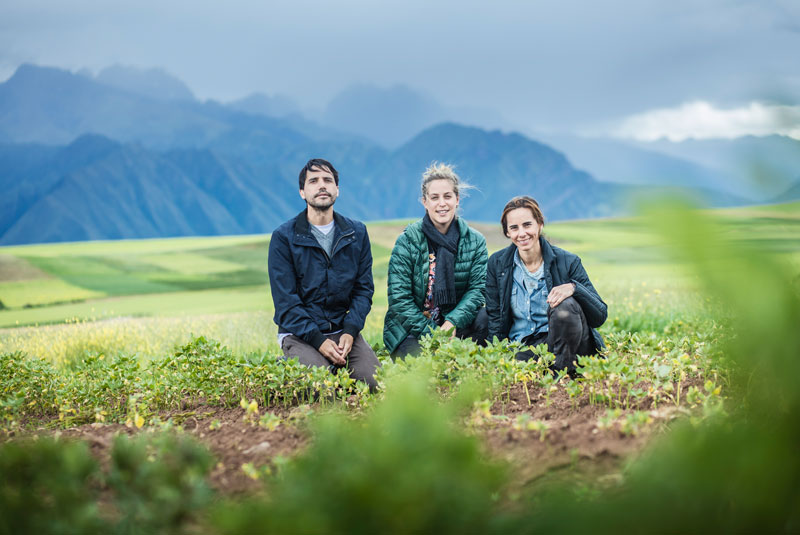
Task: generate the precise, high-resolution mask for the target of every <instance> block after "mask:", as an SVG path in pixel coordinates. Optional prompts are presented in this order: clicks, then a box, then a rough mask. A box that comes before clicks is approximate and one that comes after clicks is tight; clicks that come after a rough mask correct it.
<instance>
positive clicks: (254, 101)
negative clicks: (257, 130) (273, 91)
mask: <svg viewBox="0 0 800 535" xmlns="http://www.w3.org/2000/svg"><path fill="white" fill-rule="evenodd" d="M228 107H229V108H231V109H234V110H238V111H243V112H245V113H252V114H256V115H265V116H267V117H287V116H290V115H300V114H301V112H300V107H299V106H298V105H297V103H296V102H295V101H293V100H292V99H291V98H289V97H287V96H285V95H274V96H268V95H265V94H264V93H253V94H251V95H248V96H246V97H244V98H241V99H239V100H234V101H233V102H229V103H228Z"/></svg>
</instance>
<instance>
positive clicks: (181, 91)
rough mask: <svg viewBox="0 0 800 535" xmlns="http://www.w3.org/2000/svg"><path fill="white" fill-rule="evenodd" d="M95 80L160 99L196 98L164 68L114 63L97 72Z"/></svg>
mask: <svg viewBox="0 0 800 535" xmlns="http://www.w3.org/2000/svg"><path fill="white" fill-rule="evenodd" d="M95 80H96V81H98V82H100V83H101V84H105V85H109V86H111V87H116V88H117V89H122V90H124V91H130V92H131V93H136V94H139V95H142V96H145V97H149V98H154V99H158V100H186V101H193V100H194V94H193V93H192V91H191V90H190V89H189V88H188V87H187V86H186V84H184V83H183V82H182V81H181V80H179V79H178V78H175V77H174V76H172V75H171V74H169V73H167V72H165V71H164V70H163V69H139V68H136V67H127V66H123V65H112V66H111V67H106V68H105V69H103V70H102V71H100V72H99V73H97V76H95Z"/></svg>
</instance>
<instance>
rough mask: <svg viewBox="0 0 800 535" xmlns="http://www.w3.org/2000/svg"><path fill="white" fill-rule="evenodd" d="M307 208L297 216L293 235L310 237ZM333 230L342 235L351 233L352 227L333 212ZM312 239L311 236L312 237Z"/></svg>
mask: <svg viewBox="0 0 800 535" xmlns="http://www.w3.org/2000/svg"><path fill="white" fill-rule="evenodd" d="M307 210H308V208H306V209H305V210H303V211H302V212H300V213H299V214H297V217H296V218H295V223H294V233H295V235H300V236H311V224H310V223H309V222H308V211H307ZM333 223H334V224H333V228H334V231H335V232H336V233H338V234H341V235H344V234H348V233H349V232H351V231H352V227H351V226H350V223H348V222H347V220H346V219H345V218H344V217H342V216H340V215H339V214H338V213H337V212H336V211H335V210H334V212H333ZM312 237H313V236H312Z"/></svg>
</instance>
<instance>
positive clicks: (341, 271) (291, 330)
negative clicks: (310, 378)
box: [267, 159, 380, 390]
mask: <svg viewBox="0 0 800 535" xmlns="http://www.w3.org/2000/svg"><path fill="white" fill-rule="evenodd" d="M299 185H300V197H302V198H303V199H304V200H305V201H306V209H305V210H303V211H302V212H300V214H298V215H297V216H296V217H295V218H293V219H291V220H289V221H287V222H286V223H284V224H283V225H281V226H280V227H278V228H277V229H276V230H275V231H274V232H273V233H272V239H271V240H270V243H269V257H268V260H267V263H268V266H269V280H270V288H271V290H272V301H273V303H274V304H275V317H274V320H275V323H276V324H277V325H278V341H279V343H280V345H281V348H282V349H283V353H284V355H286V356H287V357H296V358H297V359H298V360H299V361H300V362H301V363H303V364H305V365H307V366H327V367H329V368H330V369H331V371H338V369H340V368H346V369H347V370H348V371H349V372H350V376H351V377H353V378H354V379H356V380H358V381H364V382H365V383H367V384H368V385H369V387H370V389H373V390H374V389H375V388H376V386H377V383H376V381H375V378H374V375H375V371H376V369H377V368H378V367H380V363H379V362H378V358H377V357H376V356H375V352H374V351H373V350H372V348H371V347H370V346H369V344H368V343H367V342H366V340H364V337H363V336H361V334H360V332H361V330H362V329H363V328H364V321H365V320H366V318H367V314H368V313H369V311H370V308H371V307H372V294H373V292H374V290H375V287H374V285H373V282H372V251H371V249H370V243H369V236H368V235H367V228H366V227H365V226H364V224H363V223H360V222H358V221H354V220H352V219H348V218H346V217H344V216H342V215H341V214H338V213H336V212H334V210H333V204H334V203H335V202H336V198H337V197H338V196H339V173H338V172H337V171H336V169H334V167H333V165H331V164H330V162H327V161H325V160H322V159H312V160H309V161H308V163H307V164H306V165H305V166H304V167H303V169H302V170H301V171H300V181H299Z"/></svg>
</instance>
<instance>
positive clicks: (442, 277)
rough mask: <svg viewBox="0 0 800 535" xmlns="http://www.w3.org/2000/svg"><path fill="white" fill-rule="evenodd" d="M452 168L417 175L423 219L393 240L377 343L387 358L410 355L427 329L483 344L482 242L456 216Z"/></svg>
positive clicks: (436, 168) (457, 184)
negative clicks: (386, 305) (386, 304)
mask: <svg viewBox="0 0 800 535" xmlns="http://www.w3.org/2000/svg"><path fill="white" fill-rule="evenodd" d="M465 187H466V186H465V185H464V184H463V183H461V181H460V180H459V178H458V175H457V174H456V173H455V172H454V171H453V168H452V167H450V166H449V165H445V164H437V163H434V164H432V165H431V166H430V167H429V168H428V169H426V170H425V173H424V174H423V175H422V199H421V200H422V205H423V206H424V207H425V216H424V217H423V218H422V219H421V220H420V221H417V222H416V223H412V224H411V225H409V226H408V227H406V229H405V230H404V231H403V234H401V235H400V237H399V238H397V242H395V244H394V249H392V256H391V259H390V260H389V289H388V298H389V310H387V312H386V319H385V321H384V326H383V343H384V344H385V345H386V349H387V350H388V351H389V352H390V353H391V354H392V357H393V358H395V357H405V356H406V355H409V354H410V355H416V354H417V353H418V352H419V350H420V346H419V339H420V338H421V337H422V336H423V335H425V334H426V333H428V332H430V331H431V330H432V329H443V330H452V331H453V334H454V335H455V336H458V337H460V338H472V339H473V340H474V341H475V342H477V343H480V344H483V343H485V340H486V335H487V332H488V317H487V315H486V310H485V309H484V308H483V304H484V297H483V290H484V286H485V285H486V261H487V257H488V253H487V251H486V240H485V239H484V237H483V236H482V235H481V233H480V232H478V231H476V230H475V229H473V228H470V227H469V226H468V225H467V223H466V222H465V221H464V220H463V219H461V218H459V217H458V216H457V215H456V210H457V209H458V203H459V201H460V197H459V193H460V191H463V190H464V189H465Z"/></svg>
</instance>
